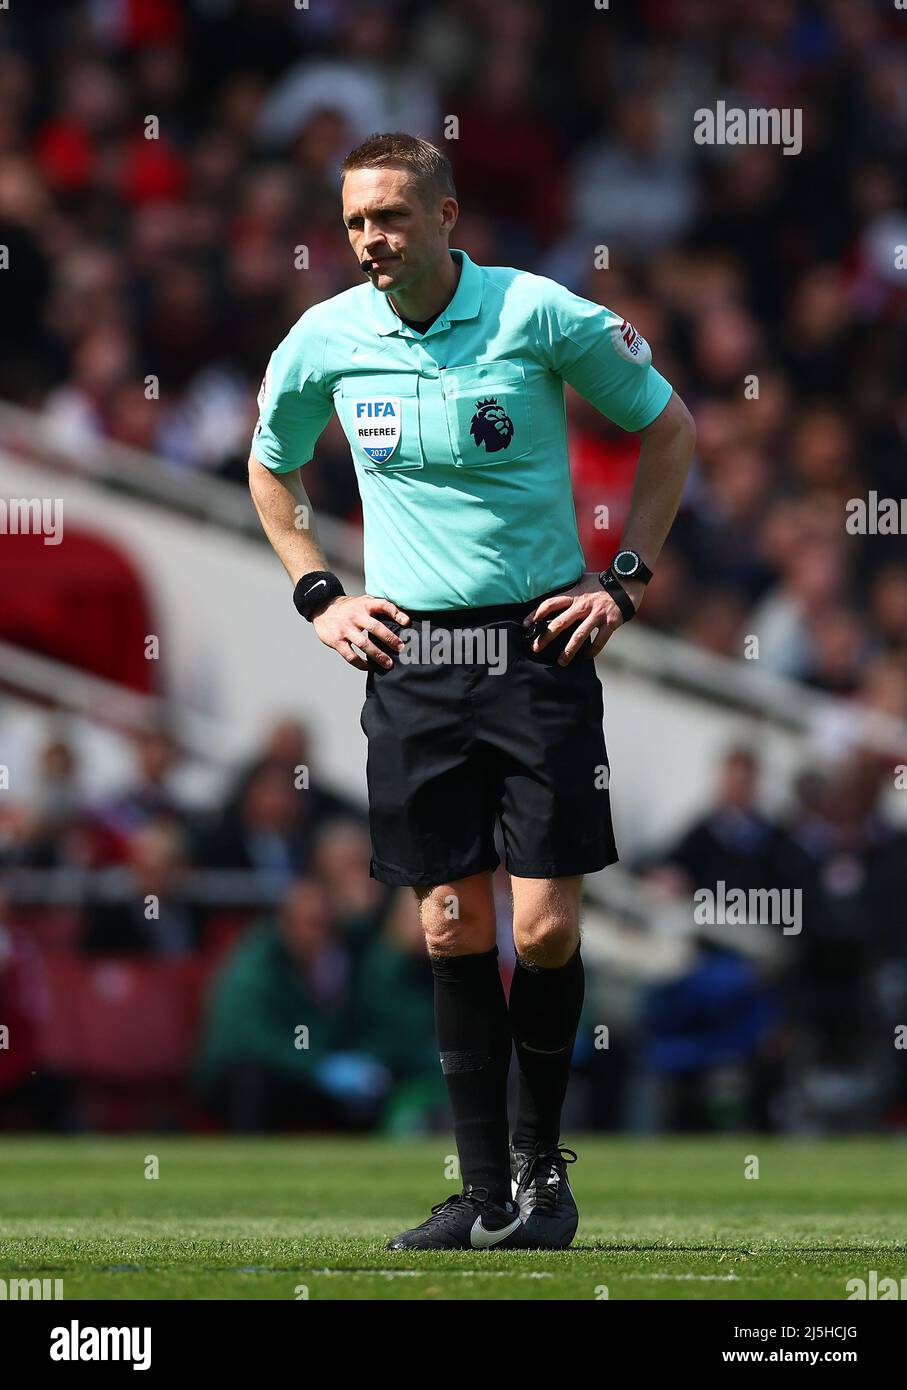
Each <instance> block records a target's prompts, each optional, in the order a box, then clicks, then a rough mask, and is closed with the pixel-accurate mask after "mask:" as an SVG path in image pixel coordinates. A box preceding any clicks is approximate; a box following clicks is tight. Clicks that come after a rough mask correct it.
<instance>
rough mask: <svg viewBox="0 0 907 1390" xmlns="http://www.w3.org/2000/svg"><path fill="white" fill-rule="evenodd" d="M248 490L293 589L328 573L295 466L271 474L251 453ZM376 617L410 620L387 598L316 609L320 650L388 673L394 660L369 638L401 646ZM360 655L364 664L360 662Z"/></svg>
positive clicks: (355, 598)
mask: <svg viewBox="0 0 907 1390" xmlns="http://www.w3.org/2000/svg"><path fill="white" fill-rule="evenodd" d="M249 491H250V492H251V494H252V501H253V503H254V504H255V510H256V511H257V512H258V516H259V519H260V521H261V524H262V527H263V528H264V532H265V535H266V536H267V538H268V540H269V541H270V542H271V545H272V547H273V548H274V551H275V553H276V554H277V556H278V558H279V559H280V561H281V563H282V565H283V567H284V569H285V570H286V572H287V574H288V575H289V576H290V579H291V581H292V582H293V584H294V585H295V584H296V583H298V581H299V580H300V579H301V578H302V576H303V575H304V574H310V573H311V572H312V571H313V570H329V569H330V565H329V564H328V562H327V559H326V558H325V554H324V551H323V550H322V549H321V545H320V544H319V541H318V532H317V530H316V529H315V518H314V514H313V512H312V506H311V503H310V502H309V498H308V494H307V493H306V490H305V488H304V487H303V485H302V478H301V476H300V472H299V469H298V468H297V469H294V470H293V471H292V472H290V473H272V471H271V470H270V469H269V468H266V467H265V466H264V464H263V463H260V462H259V460H258V459H257V458H256V457H255V455H254V453H253V454H250V455H249ZM379 613H386V614H388V615H389V616H390V617H392V618H394V619H395V620H396V621H397V622H399V623H401V624H403V625H405V624H406V623H408V622H409V617H408V615H407V614H406V613H404V612H402V611H401V610H400V609H399V608H398V607H397V605H396V604H395V603H391V602H390V600H389V599H385V598H373V597H372V596H371V595H370V594H360V595H349V594H346V595H343V596H342V597H340V598H333V599H330V600H329V601H328V602H327V603H325V604H323V605H322V606H321V608H319V609H316V612H315V617H314V621H313V624H312V626H313V627H314V629H315V631H316V633H317V634H318V637H319V638H320V639H321V641H322V642H324V644H325V646H327V647H332V648H333V649H334V651H336V652H339V653H340V655H341V656H342V657H343V659H344V660H345V661H347V662H349V664H350V665H351V666H355V667H356V668H357V670H359V671H369V670H373V669H374V667H375V666H380V667H381V668H383V669H387V668H388V667H390V666H392V665H393V662H392V660H391V658H390V657H389V656H387V655H386V654H385V653H384V652H382V651H381V650H380V649H379V648H378V647H376V646H375V644H374V642H372V640H371V637H372V636H377V637H379V638H380V639H381V641H382V642H383V643H384V644H385V645H386V646H388V647H390V648H391V650H394V651H402V649H403V642H402V641H401V639H400V638H399V637H397V636H396V634H395V633H393V632H391V631H390V629H389V628H386V627H385V626H384V624H383V623H381V622H379V621H378V618H377V616H376V615H377V614H379ZM354 644H355V645H354ZM356 648H358V650H356ZM360 651H362V652H364V653H365V655H366V657H368V658H369V660H364V659H363V657H362V656H360V655H359V652H360ZM370 663H371V664H370Z"/></svg>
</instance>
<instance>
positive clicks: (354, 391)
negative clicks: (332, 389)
mask: <svg viewBox="0 0 907 1390" xmlns="http://www.w3.org/2000/svg"><path fill="white" fill-rule="evenodd" d="M336 404H337V413H338V415H339V416H340V423H341V424H342V426H343V432H344V434H345V435H346V437H347V439H348V440H349V442H350V448H351V449H352V451H353V457H354V459H355V460H356V464H357V466H358V467H361V468H364V469H365V470H366V471H367V472H375V473H390V472H394V471H399V470H401V469H407V468H422V467H423V466H424V459H423V457H422V441H421V436H420V431H419V389H418V378H417V377H416V376H414V375H409V374H407V373H405V372H399V373H397V372H382V373H381V374H380V375H373V376H347V377H344V378H343V379H342V380H341V382H340V393H339V395H338V397H337V398H336Z"/></svg>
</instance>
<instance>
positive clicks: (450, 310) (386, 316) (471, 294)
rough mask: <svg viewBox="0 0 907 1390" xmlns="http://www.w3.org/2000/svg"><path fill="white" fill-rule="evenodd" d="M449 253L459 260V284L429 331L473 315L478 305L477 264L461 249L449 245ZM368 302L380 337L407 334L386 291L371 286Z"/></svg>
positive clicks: (480, 278) (479, 301)
mask: <svg viewBox="0 0 907 1390" xmlns="http://www.w3.org/2000/svg"><path fill="white" fill-rule="evenodd" d="M450 254H451V255H452V256H453V258H454V260H455V261H459V262H460V280H459V284H458V285H457V288H456V289H455V290H454V296H453V299H452V300H451V301H450V303H449V304H448V305H447V307H446V308H445V309H442V310H441V312H440V314H439V315H438V317H437V318H436V319H435V321H434V323H433V324H432V326H431V328H430V329H429V330H428V332H429V333H431V332H432V330H433V329H441V328H447V327H448V326H449V325H450V324H451V323H453V322H454V321H455V320H457V319H474V318H475V317H476V315H477V314H478V312H479V309H480V308H481V307H482V271H481V268H480V267H479V266H477V265H476V264H475V262H474V261H471V260H470V259H469V257H468V256H467V254H466V252H465V251H455V250H454V248H453V247H451V250H450ZM372 306H373V309H374V312H375V320H376V327H377V330H378V332H379V333H380V334H381V335H382V337H385V336H386V335H387V334H389V333H401V332H402V333H404V334H409V333H410V332H411V330H410V329H408V328H407V326H406V324H405V323H404V322H403V320H402V319H401V318H400V316H399V315H398V314H397V312H396V311H395V309H394V306H393V305H392V304H391V303H390V301H389V300H388V297H387V295H386V294H382V293H381V291H380V290H376V289H375V287H374V285H373V286H372ZM426 336H427V335H426Z"/></svg>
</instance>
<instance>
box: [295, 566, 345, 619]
mask: <svg viewBox="0 0 907 1390" xmlns="http://www.w3.org/2000/svg"><path fill="white" fill-rule="evenodd" d="M345 593H346V590H345V589H344V587H343V585H342V584H341V583H340V580H339V579H338V578H337V576H336V574H332V573H331V571H330V570H312V572H311V574H304V575H303V576H302V578H301V579H300V580H299V582H298V583H297V585H296V587H295V589H294V590H293V603H294V604H295V606H296V610H297V612H298V613H301V614H302V616H303V617H304V618H307V619H308V621H309V622H311V621H312V618H313V615H314V614H315V613H316V612H317V610H318V609H319V608H320V607H321V606H322V604H324V603H327V602H328V600H329V599H332V598H339V597H340V595H341V594H345Z"/></svg>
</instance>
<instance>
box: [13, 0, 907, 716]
mask: <svg viewBox="0 0 907 1390" xmlns="http://www.w3.org/2000/svg"><path fill="white" fill-rule="evenodd" d="M719 99H720V100H723V101H725V102H726V104H727V106H728V107H742V108H744V109H747V108H752V107H779V108H782V107H783V108H787V107H794V108H799V109H801V110H802V113H803V149H802V152H801V153H800V154H798V155H796V156H790V157H789V156H786V155H785V154H783V152H782V150H781V148H779V147H778V146H772V145H747V146H739V145H726V144H722V145H712V146H709V145H701V144H697V143H696V142H695V141H694V139H693V129H694V113H695V112H696V111H697V110H699V109H702V108H714V106H715V103H716V102H717V101H718V100H719ZM149 117H152V118H153V121H152V123H151V124H150V125H149V121H148V118H149ZM451 118H455V119H454V120H452V119H451ZM387 129H405V130H408V131H411V132H413V133H416V134H421V135H423V136H426V137H428V138H430V139H434V140H436V141H440V142H441V143H442V144H443V146H444V148H445V150H446V151H447V152H448V153H449V155H450V157H451V159H452V161H453V164H454V168H455V174H456V180H457V187H458V192H459V197H460V202H461V218H460V224H459V228H458V231H457V235H456V237H455V242H456V243H457V244H459V245H461V246H463V247H465V248H466V249H467V250H468V251H469V253H470V254H471V255H472V257H473V258H474V259H476V260H477V261H480V262H484V263H487V264H509V265H514V266H518V267H521V268H524V269H530V270H534V271H537V272H540V273H543V274H548V275H551V276H554V277H555V278H557V279H558V280H560V281H562V282H563V283H565V284H567V285H568V286H569V287H571V288H572V289H574V290H576V291H578V292H579V293H582V294H584V295H587V296H589V297H590V298H592V299H593V300H597V301H600V302H602V303H606V304H608V305H609V306H610V307H613V308H615V309H617V310H618V311H619V312H620V313H621V314H622V315H624V316H626V317H627V318H628V319H630V320H631V321H632V322H633V323H634V324H635V325H636V327H637V328H638V329H639V330H641V332H642V333H643V335H644V336H645V337H646V338H648V340H649V341H650V342H651V343H652V344H653V347H654V351H655V356H656V361H657V364H658V365H659V367H660V369H661V370H662V371H663V372H664V374H665V375H667V376H668V378H669V379H670V380H671V381H672V382H673V383H674V385H675V386H676V388H677V390H678V391H679V392H680V394H681V395H682V396H683V397H684V399H685V400H686V401H687V402H688V404H689V405H690V407H691V408H692V410H693V412H694V414H695V416H696V420H697V425H698V430H699V446H698V454H697V459H696V464H695V470H694V473H693V475H692V478H691V482H690V485H689V488H688V491H687V496H686V498H685V501H684V505H683V509H682V513H681V516H680V519H679V521H678V524H677V526H676V527H675V530H674V532H673V534H672V537H671V539H670V542H669V545H668V546H667V548H666V550H665V552H664V554H663V555H662V557H661V560H660V562H659V566H658V573H657V576H656V579H655V581H654V582H653V584H652V586H651V588H650V591H649V593H648V595H647V600H646V604H645V606H644V609H643V612H642V614H641V620H642V621H643V622H646V623H648V624H651V625H652V626H654V627H656V628H659V629H662V630H666V631H671V632H677V633H680V634H682V635H683V636H684V637H685V638H687V639H688V640H690V641H691V642H693V643H696V644H699V645H701V646H702V647H705V648H708V649H710V650H712V651H717V652H720V653H724V654H727V655H732V656H737V657H739V656H740V655H741V654H742V650H743V644H744V641H745V639H746V638H748V637H752V636H754V635H755V636H757V637H758V638H759V648H758V657H759V661H760V663H761V665H762V667H763V668H768V669H770V670H775V671H779V672H782V673H784V674H786V675H789V676H791V677H794V678H796V679H799V680H802V681H805V682H807V683H809V684H810V685H812V686H814V687H816V688H818V689H821V690H831V691H834V692H836V693H838V694H841V695H845V696H849V697H853V698H854V699H856V700H859V701H860V702H862V703H864V704H866V705H868V706H870V707H879V708H882V709H885V710H887V711H889V712H892V713H895V714H897V715H900V716H904V715H907V538H905V535H904V528H901V530H900V532H899V533H898V534H894V535H886V534H883V535H865V536H864V535H859V534H852V533H851V531H849V530H847V529H845V523H846V520H847V511H846V507H847V503H848V501H849V500H850V499H853V498H866V497H868V495H869V493H870V492H871V491H875V492H876V493H877V495H878V496H879V497H882V498H884V497H891V498H898V497H899V496H900V492H901V490H902V483H901V479H902V477H903V460H904V453H905V435H907V333H905V321H907V269H905V268H904V266H903V264H902V259H899V258H898V248H900V252H901V258H903V254H904V247H905V246H907V197H905V181H907V162H905V159H904V153H905V150H907V37H905V30H904V16H903V13H902V12H900V11H898V10H897V9H896V8H895V7H894V6H893V5H892V4H890V3H888V0H861V3H854V0H823V3H821V4H815V3H808V0H763V2H762V3H760V4H758V5H752V4H749V3H743V0H638V3H636V4H634V5H633V6H632V7H629V6H613V7H611V8H610V9H599V8H597V7H595V6H593V5H592V4H583V5H574V6H569V5H568V6H564V5H558V6H553V5H546V4H544V3H543V0H496V3H495V4H493V5H488V4H486V3H484V2H483V0H320V2H319V4H317V5H312V6H311V7H307V8H298V7H294V6H293V5H290V4H287V3H285V0H109V3H105V4H104V5H91V4H88V3H84V4H78V3H71V0H45V3H44V4H43V5H42V6H41V7H40V13H39V11H38V10H36V9H33V8H31V7H28V6H17V7H14V8H13V9H12V10H11V12H10V14H9V15H8V16H6V18H5V21H4V25H3V32H2V35H0V230H2V237H0V240H2V241H3V243H4V244H8V245H9V247H10V256H11V266H12V270H11V271H10V272H8V273H6V274H5V277H4V289H5V293H6V297H7V312H5V313H4V315H3V318H2V323H0V357H2V360H3V367H2V373H0V398H2V397H7V398H10V399H14V400H17V401H20V402H23V403H27V404H29V405H31V406H34V407H40V408H42V409H43V411H44V412H45V414H46V416H47V417H48V418H49V420H50V421H51V422H52V424H53V427H54V430H55V431H56V433H57V435H58V437H59V439H60V440H61V441H62V442H65V444H66V447H67V449H68V450H69V451H71V452H72V451H74V452H75V453H76V454H77V455H78V457H79V458H80V459H81V460H82V461H83V462H84V466H85V467H86V468H90V467H91V464H92V458H93V455H94V452H95V450H96V447H97V445H98V443H99V441H100V440H102V439H105V438H106V439H114V440H119V441H122V442H125V443H128V444H131V445H135V446H138V447H139V448H141V449H144V450H149V451H152V452H153V453H155V454H156V455H158V456H159V457H160V458H161V460H162V466H163V467H167V468H170V469H176V470H178V469H193V470H202V469H204V470H209V471H210V472H212V473H214V474H218V475H221V476H224V477H227V478H231V479H234V480H236V481H237V483H240V482H242V480H243V479H244V474H245V461H246V457H247V453H248V446H249V440H250V437H251V432H252V429H253V426H254V420H255V410H256V407H255V396H256V392H257V388H258V384H259V382H260V380H261V377H262V375H263V371H264V367H265V365H266V363H267V360H268V357H269V355H270V353H271V351H272V349H273V348H274V346H275V345H276V344H277V343H278V342H279V341H280V339H281V338H282V337H283V336H284V334H285V333H286V331H287V330H288V328H289V327H290V325H291V324H292V323H293V322H294V321H295V319H296V318H297V317H298V316H299V314H300V313H301V312H303V311H304V310H305V309H306V308H307V307H308V306H309V305H310V304H312V303H315V302H317V301H319V300H321V299H324V298H325V297H327V296H329V295H331V294H333V293H336V292H338V291H339V290H342V289H344V288H346V287H348V286H349V285H351V284H354V283H356V282H357V279H358V278H359V276H360V272H359V270H358V268H357V266H356V263H355V261H354V259H353V257H352V255H351V254H350V251H349V248H348V246H347V245H346V239H345V236H344V233H343V228H342V224H341V221H340V217H339V204H338V188H339V180H338V173H337V169H338V164H339V161H340V159H341V158H342V156H343V155H344V154H345V153H346V152H347V151H348V150H349V149H350V148H352V147H353V146H354V145H355V144H356V143H357V142H358V141H359V140H361V138H362V137H363V136H365V135H366V134H368V133H369V132H371V131H374V130H387ZM149 135H151V136H153V137H154V138H146V137H147V136H149ZM603 247H604V248H607V257H608V268H599V267H601V266H602V248H603ZM300 248H305V252H304V254H303V256H302V257H300ZM149 383H150V385H149ZM569 407H570V421H571V431H572V457H573V469H574V485H575V494H576V500H577V513H578V519H579V524H580V529H581V534H582V539H583V543H584V546H585V549H586V555H587V561H588V564H589V566H590V567H594V568H600V567H601V566H602V565H603V564H604V563H606V562H607V560H608V559H609V558H610V555H611V554H612V553H613V550H614V549H615V547H616V545H617V543H618V541H619V538H620V531H621V526H622V521H623V517H624V514H625V512H626V508H627V505H628V502H629V492H630V486H631V483H632V473H633V464H634V460H635V457H636V451H637V444H636V441H635V440H634V439H633V438H631V437H630V436H627V435H624V434H623V433H622V432H621V431H619V430H617V429H616V428H614V427H611V426H610V425H609V423H608V422H607V421H605V420H604V419H603V418H602V417H601V416H599V415H598V414H597V413H596V412H595V411H594V410H592V409H591V408H590V407H588V406H587V405H585V404H584V403H583V402H582V401H581V400H579V399H578V398H576V397H571V399H570V402H569ZM306 483H307V487H308V489H309V492H310V495H311V496H312V499H313V502H314V505H315V507H316V509H322V510H326V511H328V512H330V513H332V514H334V515H336V516H339V517H343V518H345V519H346V520H348V521H350V522H353V523H357V522H358V521H359V503H358V497H357V493H356V485H355V478H354V474H353V470H352V467H351V464H350V460H349V453H348V446H347V444H346V441H345V440H344V438H343V435H342V432H341V430H340V427H339V424H338V423H337V422H336V420H335V421H333V422H332V423H331V425H329V427H328V429H327V430H326V432H325V434H324V436H323V437H322V440H321V443H320V445H319V448H318V451H317V454H316V458H315V460H314V461H313V463H312V464H311V465H310V466H309V467H308V468H307V470H306ZM603 507H604V508H606V509H607V512H606V513H603V511H602V508H603ZM605 516H606V519H607V526H603V525H602V520H603V517H605Z"/></svg>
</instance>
